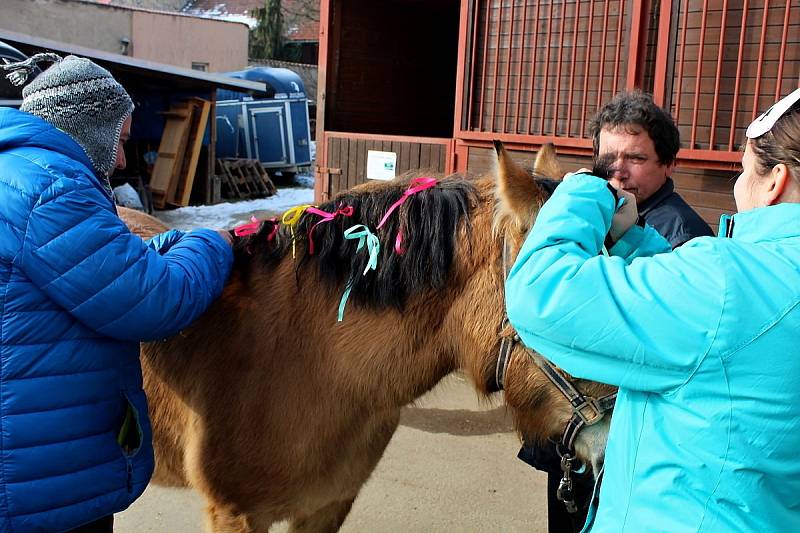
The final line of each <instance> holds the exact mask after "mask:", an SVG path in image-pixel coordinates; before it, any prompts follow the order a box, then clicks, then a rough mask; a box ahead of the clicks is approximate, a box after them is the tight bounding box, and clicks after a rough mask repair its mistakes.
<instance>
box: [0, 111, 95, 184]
mask: <svg viewBox="0 0 800 533" xmlns="http://www.w3.org/2000/svg"><path fill="white" fill-rule="evenodd" d="M22 146H26V147H34V148H42V149H44V150H50V151H52V152H57V153H59V154H63V155H65V156H67V157H69V158H70V159H73V160H75V161H78V162H80V163H81V164H83V165H84V166H86V167H87V168H88V169H92V170H91V173H92V174H93V175H94V173H95V172H94V170H93V169H94V167H93V166H92V162H91V161H90V160H89V156H87V155H86V152H85V151H84V149H83V148H81V146H80V145H79V144H78V143H77V141H75V139H73V138H72V137H70V136H69V135H67V134H66V133H64V132H63V131H61V130H59V129H58V128H56V127H55V126H53V125H52V124H50V123H49V122H47V121H45V120H43V119H41V118H39V117H37V116H35V115H31V114H30V113H25V112H23V111H19V110H18V109H14V108H11V107H0V153H2V152H5V151H7V150H10V149H12V148H17V147H22Z"/></svg>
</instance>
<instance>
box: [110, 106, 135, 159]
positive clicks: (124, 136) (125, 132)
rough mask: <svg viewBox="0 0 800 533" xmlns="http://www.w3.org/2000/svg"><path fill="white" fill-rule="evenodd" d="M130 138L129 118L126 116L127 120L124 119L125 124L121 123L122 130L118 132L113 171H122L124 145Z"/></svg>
mask: <svg viewBox="0 0 800 533" xmlns="http://www.w3.org/2000/svg"><path fill="white" fill-rule="evenodd" d="M130 137H131V116H130V115H128V118H126V119H125V122H123V123H122V129H121V130H119V139H118V140H117V162H116V163H115V164H114V168H115V169H119V170H122V169H124V168H125V164H126V161H125V143H126V142H128V139H130ZM111 173H112V174H113V173H114V171H113V170H112V171H111Z"/></svg>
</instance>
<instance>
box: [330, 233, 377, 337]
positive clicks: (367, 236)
mask: <svg viewBox="0 0 800 533" xmlns="http://www.w3.org/2000/svg"><path fill="white" fill-rule="evenodd" d="M344 238H345V239H350V240H354V239H358V245H357V246H356V252H355V253H358V252H359V251H360V250H361V249H362V248H364V246H366V247H367V252H368V253H369V259H368V260H367V266H366V268H364V273H363V274H362V276H366V275H367V272H369V271H370V270H375V269H377V268H378V255H380V252H381V241H380V240H378V237H377V236H376V235H375V234H374V233H372V232H371V231H370V230H369V228H368V227H366V226H364V225H363V224H356V225H355V226H351V227H349V228H347V230H346V231H345V232H344ZM354 282H355V279H354V276H353V275H351V276H350V279H349V280H348V281H347V286H346V287H345V289H344V294H342V299H341V300H340V301H339V315H338V319H337V322H341V321H342V320H343V319H344V308H345V306H346V305H347V299H348V298H349V297H350V291H351V290H353V283H354Z"/></svg>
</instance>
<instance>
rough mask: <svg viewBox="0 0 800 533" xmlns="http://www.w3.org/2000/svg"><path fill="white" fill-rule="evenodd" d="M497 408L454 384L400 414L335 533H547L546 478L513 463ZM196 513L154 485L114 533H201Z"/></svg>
mask: <svg viewBox="0 0 800 533" xmlns="http://www.w3.org/2000/svg"><path fill="white" fill-rule="evenodd" d="M499 400H500V398H499V397H498V398H497V399H496V400H495V401H492V402H487V401H485V400H479V399H478V398H477V395H476V393H475V392H474V391H473V389H472V387H471V386H470V384H469V383H468V382H467V381H466V380H465V379H464V378H463V377H462V376H460V375H452V376H450V377H448V378H447V379H445V380H444V381H442V383H440V384H439V386H438V387H436V388H435V389H434V390H433V391H431V393H429V394H428V395H426V396H424V397H423V398H421V399H420V400H419V401H418V402H416V404H415V405H412V406H409V407H406V408H405V409H404V410H403V415H402V419H401V422H400V427H399V428H398V430H397V432H396V433H395V435H394V438H393V439H392V441H391V443H390V444H389V446H388V448H387V449H386V453H385V454H384V456H383V459H382V460H381V462H380V463H379V464H378V467H377V469H376V470H375V472H374V473H373V475H372V477H371V478H370V480H369V481H368V482H367V484H366V485H365V486H364V488H363V489H362V491H361V494H360V495H359V497H358V499H356V502H355V505H354V506H353V509H352V511H351V512H350V515H349V516H348V518H347V521H346V522H345V523H344V526H343V527H342V529H341V531H342V532H344V533H348V532H349V533H353V532H411V533H417V532H418V533H423V532H425V533H438V532H454V531H465V532H466V531H475V532H478V531H492V532H500V531H502V532H526V533H537V532H544V531H546V523H547V508H546V504H545V496H544V494H545V492H544V491H545V485H546V478H545V476H544V474H542V473H541V472H538V471H536V470H534V469H532V468H530V467H528V466H527V465H525V464H524V463H522V462H521V461H520V460H518V459H517V458H516V454H517V450H518V449H519V441H518V439H517V437H516V435H515V434H514V432H513V430H512V426H511V421H510V417H509V416H508V415H507V414H506V412H505V409H504V408H503V407H502V406H501V405H500V401H499ZM265 482H266V483H268V482H269V480H265ZM202 508H203V503H202V501H201V498H200V496H199V495H198V494H197V493H195V492H193V491H191V490H188V489H185V490H181V489H165V488H162V487H157V486H153V485H151V486H150V487H149V488H148V489H147V491H146V492H145V493H144V495H143V496H142V498H140V499H139V500H138V501H137V502H136V503H134V505H133V506H131V508H130V509H128V510H127V511H125V512H123V513H121V514H119V515H117V518H116V527H115V531H117V533H147V532H169V533H188V532H194V531H202V530H203V518H202ZM273 529H275V530H276V531H280V532H283V531H286V525H285V524H281V525H280V526H278V527H276V528H273Z"/></svg>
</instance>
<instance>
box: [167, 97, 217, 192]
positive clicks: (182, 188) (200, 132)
mask: <svg viewBox="0 0 800 533" xmlns="http://www.w3.org/2000/svg"><path fill="white" fill-rule="evenodd" d="M192 100H193V101H194V103H195V104H196V105H195V106H194V111H193V113H192V115H193V117H192V123H191V127H190V129H189V139H188V141H187V150H186V152H187V159H188V161H187V164H186V165H185V166H184V168H182V169H181V173H180V175H179V176H178V187H177V189H176V192H175V195H174V197H173V199H174V203H176V204H177V205H180V206H187V205H189V197H190V196H191V194H192V185H193V184H194V178H195V174H196V172H197V162H198V160H199V158H200V149H201V148H202V147H203V137H204V136H205V132H206V125H207V124H208V117H209V113H210V111H211V102H210V101H208V100H203V99H202V98H193V99H192ZM168 201H169V199H168Z"/></svg>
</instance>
